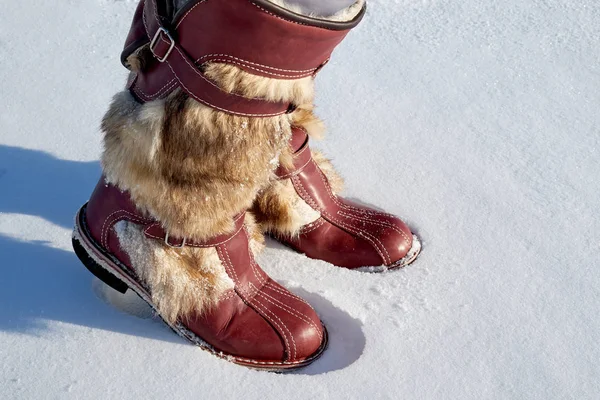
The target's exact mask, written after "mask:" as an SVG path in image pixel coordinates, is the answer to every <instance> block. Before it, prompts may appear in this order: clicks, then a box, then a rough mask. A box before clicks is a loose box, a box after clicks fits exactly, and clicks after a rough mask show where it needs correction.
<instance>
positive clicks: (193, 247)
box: [73, 179, 327, 370]
mask: <svg viewBox="0 0 600 400" xmlns="http://www.w3.org/2000/svg"><path fill="white" fill-rule="evenodd" d="M233 223H234V231H233V232H231V233H228V234H223V235H219V236H215V237H213V238H210V239H208V240H204V241H193V240H190V239H186V238H177V237H172V236H170V235H168V233H167V232H166V231H165V230H164V229H163V228H162V227H161V224H160V223H159V222H157V221H156V220H154V219H153V218H152V217H151V216H150V215H148V214H146V213H142V212H140V211H139V210H138V209H137V207H136V206H135V205H134V204H133V202H132V201H131V198H130V196H129V194H128V193H127V192H122V191H121V190H119V189H117V188H116V187H115V186H113V185H111V184H107V183H105V182H104V179H102V180H101V181H100V182H99V183H98V185H97V187H96V190H95V191H94V193H93V194H92V197H91V199H90V201H89V203H88V204H86V205H85V206H84V207H83V208H82V209H81V210H80V212H79V213H78V215H77V217H76V225H75V230H74V235H73V246H74V249H75V252H76V254H77V255H78V257H79V258H80V259H81V261H82V262H83V263H84V265H85V266H86V267H87V268H88V269H89V270H90V271H91V272H92V273H94V275H96V276H97V277H98V278H100V279H101V280H102V281H104V282H105V283H106V284H108V285H109V286H111V287H112V288H114V289H115V290H118V291H119V292H121V293H125V292H126V291H127V290H128V289H131V290H133V291H134V292H135V293H137V294H138V295H139V296H140V297H141V298H142V299H144V300H145V301H146V302H148V304H150V305H151V306H152V307H153V308H154V309H155V310H156V311H157V312H158V314H159V315H160V316H161V317H162V318H163V320H164V321H165V322H166V323H167V324H168V325H169V326H170V327H171V328H172V329H173V330H174V331H175V332H176V333H178V334H179V335H181V336H182V337H184V338H186V339H188V340H189V341H190V342H192V343H193V344H196V345H198V346H200V347H201V348H203V349H204V350H208V351H210V352H211V353H212V354H214V355H216V356H218V357H221V358H225V359H227V360H228V361H233V362H234V363H237V364H241V365H244V366H248V367H252V368H257V369H267V370H286V369H294V368H299V367H303V366H306V365H308V364H310V363H311V362H312V361H314V360H315V359H317V358H318V357H319V356H320V355H321V354H322V352H323V351H324V350H325V348H326V346H327V331H326V330H325V329H324V328H323V326H322V325H321V322H320V320H319V318H318V316H317V315H316V313H315V311H314V310H313V309H312V307H311V306H310V305H309V304H308V303H307V302H305V301H304V300H302V299H301V298H299V297H297V296H296V295H294V294H292V293H290V292H289V291H288V290H286V289H285V288H284V287H282V286H280V285H279V284H277V283H276V282H274V281H273V280H272V279H271V278H269V277H268V276H267V274H265V272H264V271H263V270H262V269H261V268H260V267H259V266H258V265H257V264H256V262H255V261H254V255H253V253H252V251H251V249H250V247H249V231H248V230H249V229H252V228H251V227H252V225H251V224H248V223H245V214H244V213H242V214H240V215H238V216H237V217H235V218H234V219H233ZM178 258H190V259H196V260H199V259H203V260H204V263H195V264H193V263H188V264H187V265H184V264H182V263H179V262H178ZM144 263H148V264H144ZM203 264H204V265H203ZM194 268H196V269H197V270H194ZM161 269H162V271H161ZM186 269H189V270H186ZM178 286H179V287H178ZM180 286H185V287H183V288H182V287H180ZM186 296H188V297H189V298H188V299H185V297H186ZM186 301H187V302H190V303H192V304H189V305H186V304H185V303H186ZM182 309H183V310H185V313H181V312H180V310H182Z"/></svg>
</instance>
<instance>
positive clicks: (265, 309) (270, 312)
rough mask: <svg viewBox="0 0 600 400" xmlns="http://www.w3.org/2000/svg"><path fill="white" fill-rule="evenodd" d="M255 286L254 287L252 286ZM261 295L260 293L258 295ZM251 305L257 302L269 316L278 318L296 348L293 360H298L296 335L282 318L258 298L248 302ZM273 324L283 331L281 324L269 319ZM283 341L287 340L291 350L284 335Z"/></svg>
mask: <svg viewBox="0 0 600 400" xmlns="http://www.w3.org/2000/svg"><path fill="white" fill-rule="evenodd" d="M250 285H252V283H250ZM252 286H254V285H252ZM257 294H259V295H260V291H259V292H258V293H257ZM248 302H249V303H250V304H252V303H253V302H256V303H258V304H260V305H261V306H262V307H263V311H266V312H268V313H269V314H271V315H272V316H274V317H275V318H277V320H278V321H279V322H280V323H281V325H282V326H283V328H285V331H286V332H287V333H288V335H289V336H290V339H292V345H293V348H294V355H293V356H292V357H291V359H292V360H295V359H296V356H297V349H296V341H295V340H294V335H292V332H291V331H290V330H289V328H288V327H287V325H286V324H285V323H284V322H283V321H282V320H281V318H279V317H278V316H277V314H275V313H274V312H273V311H271V310H269V308H268V307H267V306H266V305H264V304H263V303H262V302H261V301H260V300H258V299H257V298H256V297H254V298H252V300H249V301H248ZM254 306H255V307H256V304H254ZM267 318H268V317H267ZM268 319H269V320H270V321H271V322H272V323H274V324H275V325H277V326H278V327H279V329H281V326H279V324H277V322H275V321H274V320H272V319H270V318H268ZM282 336H283V339H284V340H285V343H286V344H287V346H288V349H289V348H290V343H289V342H288V340H287V338H286V335H282Z"/></svg>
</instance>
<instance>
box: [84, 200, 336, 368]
mask: <svg viewBox="0 0 600 400" xmlns="http://www.w3.org/2000/svg"><path fill="white" fill-rule="evenodd" d="M86 207H87V204H85V205H84V206H83V207H82V208H81V209H80V210H79V212H78V213H77V216H76V218H75V228H74V230H73V238H72V242H73V249H74V250H75V254H76V255H77V257H78V258H79V260H80V261H81V262H82V263H83V265H84V266H85V267H86V268H87V269H88V270H89V271H90V272H91V273H92V274H94V275H95V276H96V277H97V278H98V279H100V280H101V281H102V282H104V283H105V284H107V285H108V286H110V287H111V288H113V289H115V290H116V291H118V292H120V293H125V292H127V290H128V289H131V290H133V291H134V293H136V294H137V295H138V296H139V297H140V298H141V299H142V300H144V301H145V302H146V303H148V305H149V306H150V307H152V309H153V310H154V312H155V313H156V315H158V316H159V317H160V318H161V319H162V321H163V322H164V323H165V324H166V325H167V326H168V327H169V328H171V330H173V332H175V333H176V334H178V335H179V336H181V337H182V338H184V339H186V340H187V341H189V342H190V343H191V344H193V345H195V346H197V347H200V348H201V349H202V350H205V351H208V352H210V353H211V354H212V355H214V356H216V357H218V358H221V359H223V360H226V361H229V362H233V363H235V364H238V365H242V366H245V367H248V368H252V369H257V370H261V371H272V372H286V371H292V370H297V369H300V368H304V367H306V366H308V365H310V364H312V363H313V362H315V361H316V360H317V359H318V358H319V357H321V355H322V354H323V352H324V351H325V350H326V349H327V345H328V343H329V340H328V333H327V328H325V325H323V342H322V343H321V346H320V347H319V348H318V349H317V351H316V352H315V353H314V354H313V355H312V356H310V357H309V358H307V359H305V360H301V361H294V362H287V361H262V360H253V359H248V358H243V357H238V356H235V355H232V354H227V353H225V352H223V351H220V350H218V349H216V348H214V347H213V346H211V345H210V344H208V343H207V342H206V341H205V340H203V339H202V338H201V337H199V336H198V335H196V334H195V333H194V332H192V331H191V330H189V329H188V328H187V327H186V326H185V325H183V324H182V323H181V322H179V321H178V322H177V323H175V324H171V323H169V322H168V321H167V320H165V319H164V318H163V317H162V316H161V315H160V313H159V312H158V310H157V309H156V307H155V306H154V304H153V303H152V300H151V297H150V293H149V291H148V290H147V289H146V288H145V287H144V286H143V285H142V284H141V283H140V282H139V280H138V279H137V278H136V277H135V276H134V275H133V273H132V272H130V270H129V269H128V268H127V267H126V266H125V265H123V264H122V263H121V262H120V261H119V260H117V259H116V258H115V257H114V256H112V255H110V254H108V253H107V252H106V251H104V250H103V249H102V247H101V246H100V245H98V244H97V243H96V241H95V240H94V239H93V238H92V237H91V235H90V234H89V230H88V229H87V224H86V221H85V210H86Z"/></svg>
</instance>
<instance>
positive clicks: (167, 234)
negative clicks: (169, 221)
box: [165, 232, 187, 249]
mask: <svg viewBox="0 0 600 400" xmlns="http://www.w3.org/2000/svg"><path fill="white" fill-rule="evenodd" d="M186 240H187V239H186V238H183V241H182V242H181V245H179V246H173V245H172V244H171V243H169V232H167V233H166V234H165V244H166V245H167V246H169V247H171V248H173V249H183V248H184V247H185V242H186Z"/></svg>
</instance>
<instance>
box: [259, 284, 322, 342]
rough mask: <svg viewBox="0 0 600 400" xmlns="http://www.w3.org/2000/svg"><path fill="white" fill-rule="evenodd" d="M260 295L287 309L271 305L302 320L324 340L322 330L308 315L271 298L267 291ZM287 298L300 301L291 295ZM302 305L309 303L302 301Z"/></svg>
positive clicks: (260, 292)
mask: <svg viewBox="0 0 600 400" xmlns="http://www.w3.org/2000/svg"><path fill="white" fill-rule="evenodd" d="M251 285H252V284H251ZM267 285H268V283H267ZM252 286H254V285H252ZM269 287H270V286H269ZM258 295H259V296H262V297H264V298H265V300H267V301H268V302H269V303H271V301H269V300H268V299H267V297H269V298H271V299H272V300H273V301H275V302H277V303H279V304H281V306H283V307H285V308H282V307H281V306H279V305H277V304H275V303H271V304H273V305H274V306H276V307H279V308H281V309H282V310H284V311H287V312H288V313H290V314H291V315H293V316H295V317H296V318H298V319H300V320H301V321H303V322H306V323H307V324H309V325H310V326H312V327H313V328H315V330H316V331H317V335H319V339H320V340H321V341H322V340H323V334H322V333H321V330H320V329H319V328H318V327H317V325H315V323H314V322H313V321H311V320H310V317H309V316H308V315H306V314H304V313H302V312H300V311H299V310H296V309H294V308H292V307H290V306H289V305H287V304H285V303H284V302H282V301H281V300H278V299H276V298H275V297H273V296H270V295H269V294H267V293H266V292H265V291H259V292H258ZM287 296H288V297H290V298H292V299H294V300H296V301H298V300H300V299H299V298H294V297H293V296H289V295H287ZM302 303H303V304H307V303H306V302H304V301H302ZM311 308H312V307H311Z"/></svg>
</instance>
